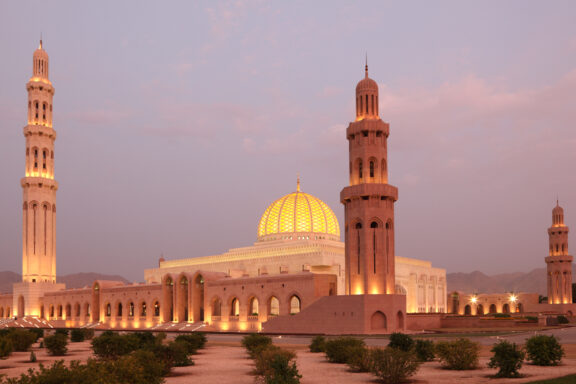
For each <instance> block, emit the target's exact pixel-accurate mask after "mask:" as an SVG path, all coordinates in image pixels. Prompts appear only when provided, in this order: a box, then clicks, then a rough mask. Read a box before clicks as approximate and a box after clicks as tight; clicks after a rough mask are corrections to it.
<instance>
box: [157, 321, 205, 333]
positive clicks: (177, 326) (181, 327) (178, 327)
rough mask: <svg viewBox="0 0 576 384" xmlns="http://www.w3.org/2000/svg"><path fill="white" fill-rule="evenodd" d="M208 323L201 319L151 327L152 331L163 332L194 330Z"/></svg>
mask: <svg viewBox="0 0 576 384" xmlns="http://www.w3.org/2000/svg"><path fill="white" fill-rule="evenodd" d="M205 326H206V324H204V323H203V322H201V321H198V322H196V323H162V324H158V325H155V326H153V327H152V328H150V329H151V330H152V331H162V332H194V331H200V330H202V328H204V327H205Z"/></svg>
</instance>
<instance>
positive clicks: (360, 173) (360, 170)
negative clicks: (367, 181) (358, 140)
mask: <svg viewBox="0 0 576 384" xmlns="http://www.w3.org/2000/svg"><path fill="white" fill-rule="evenodd" d="M358 177H359V178H360V179H362V177H364V176H363V175H362V160H360V161H359V162H358Z"/></svg>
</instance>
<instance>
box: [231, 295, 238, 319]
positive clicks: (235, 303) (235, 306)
mask: <svg viewBox="0 0 576 384" xmlns="http://www.w3.org/2000/svg"><path fill="white" fill-rule="evenodd" d="M230 316H240V301H239V300H238V299H237V298H233V299H232V304H231V305H230Z"/></svg>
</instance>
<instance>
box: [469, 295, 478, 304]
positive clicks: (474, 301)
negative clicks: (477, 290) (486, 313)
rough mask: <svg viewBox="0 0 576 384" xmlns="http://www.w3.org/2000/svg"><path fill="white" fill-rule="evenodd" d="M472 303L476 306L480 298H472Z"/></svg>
mask: <svg viewBox="0 0 576 384" xmlns="http://www.w3.org/2000/svg"><path fill="white" fill-rule="evenodd" d="M470 301H471V302H472V303H474V304H476V302H477V301H478V298H477V297H476V296H472V298H471V299H470Z"/></svg>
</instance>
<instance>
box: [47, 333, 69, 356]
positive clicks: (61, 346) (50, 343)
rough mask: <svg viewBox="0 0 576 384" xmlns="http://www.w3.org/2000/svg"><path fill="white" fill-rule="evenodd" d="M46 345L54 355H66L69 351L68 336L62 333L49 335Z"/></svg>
mask: <svg viewBox="0 0 576 384" xmlns="http://www.w3.org/2000/svg"><path fill="white" fill-rule="evenodd" d="M44 345H45V346H46V349H47V350H48V352H49V353H50V354H51V355H52V356H64V355H65V354H66V352H68V336H66V335H64V334H61V333H60V334H58V333H56V334H54V335H52V336H47V337H45V338H44Z"/></svg>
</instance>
